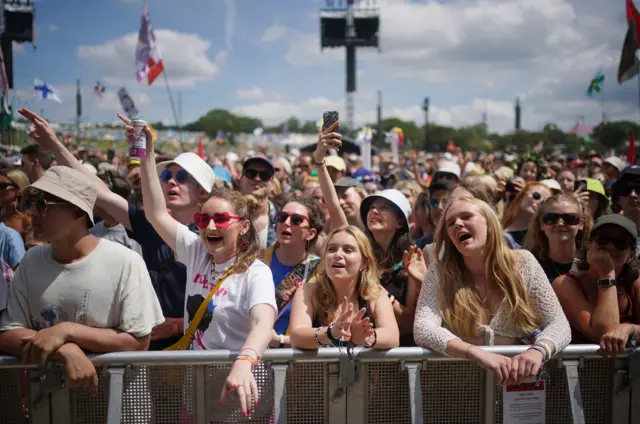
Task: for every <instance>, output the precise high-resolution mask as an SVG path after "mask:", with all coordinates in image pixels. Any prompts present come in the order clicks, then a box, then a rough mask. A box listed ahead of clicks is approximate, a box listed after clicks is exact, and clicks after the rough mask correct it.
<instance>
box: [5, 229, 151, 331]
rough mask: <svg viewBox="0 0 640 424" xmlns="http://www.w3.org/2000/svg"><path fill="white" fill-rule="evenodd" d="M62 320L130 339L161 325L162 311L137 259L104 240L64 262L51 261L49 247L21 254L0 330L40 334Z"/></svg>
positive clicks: (141, 262) (45, 246)
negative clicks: (83, 254) (78, 257)
mask: <svg viewBox="0 0 640 424" xmlns="http://www.w3.org/2000/svg"><path fill="white" fill-rule="evenodd" d="M67 321H71V322H75V323H79V324H83V325H87V326H89V327H97V328H114V329H118V330H120V331H124V332H126V333H129V334H131V335H133V336H134V337H144V336H146V335H148V334H149V333H151V330H152V329H153V327H155V326H156V325H159V324H162V323H163V322H164V316H163V314H162V309H161V308H160V303H159V302H158V298H157V297H156V294H155V291H154V290H153V286H152V285H151V279H150V278H149V272H148V271H147V267H146V265H145V263H144V260H143V259H142V257H141V256H140V255H138V254H137V253H135V252H133V251H131V250H129V249H127V248H126V247H124V246H122V245H120V244H118V243H114V242H112V241H109V240H104V239H100V242H99V243H98V245H97V246H96V248H95V249H94V250H93V251H92V252H91V253H90V254H89V255H87V256H86V257H84V258H82V259H81V260H79V261H77V262H74V263H70V264H61V263H59V262H57V261H56V260H54V259H53V256H52V254H51V245H49V244H48V245H43V246H37V247H34V248H32V249H30V250H29V251H27V253H26V254H25V256H24V258H23V260H22V262H21V263H20V267H19V268H18V271H17V272H16V274H15V276H14V278H13V280H12V281H11V284H9V300H8V305H7V309H6V310H5V311H4V312H3V313H2V316H1V318H0V331H7V330H13V329H16V328H30V329H34V330H40V329H43V328H49V327H52V326H54V325H56V324H59V323H61V322H67Z"/></svg>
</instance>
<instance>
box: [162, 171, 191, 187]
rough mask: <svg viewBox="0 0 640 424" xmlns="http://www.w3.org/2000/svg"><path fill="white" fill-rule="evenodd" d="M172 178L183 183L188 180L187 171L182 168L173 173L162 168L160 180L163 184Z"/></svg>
mask: <svg viewBox="0 0 640 424" xmlns="http://www.w3.org/2000/svg"><path fill="white" fill-rule="evenodd" d="M172 178H173V179H174V180H175V181H176V182H177V183H178V184H185V183H186V182H187V181H189V173H188V172H187V171H185V170H184V169H181V170H179V171H178V172H176V173H175V174H174V173H173V172H171V171H169V170H168V169H165V170H163V171H162V172H161V173H160V181H162V182H163V183H164V184H167V183H168V182H169V181H171V179H172Z"/></svg>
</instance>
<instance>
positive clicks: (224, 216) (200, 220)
mask: <svg viewBox="0 0 640 424" xmlns="http://www.w3.org/2000/svg"><path fill="white" fill-rule="evenodd" d="M232 219H236V220H238V221H240V220H242V219H243V218H242V217H241V216H235V215H230V214H229V213H228V212H223V213H214V214H213V216H211V215H209V214H206V213H200V212H198V213H196V214H195V215H194V216H193V221H194V222H195V223H196V225H197V226H198V228H200V229H201V230H204V229H205V228H207V227H208V226H209V222H211V220H213V223H214V224H216V227H217V228H220V229H222V230H224V229H225V228H227V227H228V226H229V224H231V220H232Z"/></svg>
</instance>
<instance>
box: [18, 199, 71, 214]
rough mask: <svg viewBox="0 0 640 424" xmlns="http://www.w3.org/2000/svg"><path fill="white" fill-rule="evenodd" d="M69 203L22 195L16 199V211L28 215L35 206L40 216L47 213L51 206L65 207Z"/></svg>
mask: <svg viewBox="0 0 640 424" xmlns="http://www.w3.org/2000/svg"><path fill="white" fill-rule="evenodd" d="M65 204H67V202H58V201H55V200H47V199H45V198H44V196H42V195H29V194H27V195H22V196H19V197H18V198H17V199H16V210H17V211H18V212H20V213H23V214H27V213H29V211H30V210H31V209H32V208H33V207H34V206H35V208H36V211H37V212H38V214H39V215H44V214H46V213H47V210H48V209H49V206H51V205H65Z"/></svg>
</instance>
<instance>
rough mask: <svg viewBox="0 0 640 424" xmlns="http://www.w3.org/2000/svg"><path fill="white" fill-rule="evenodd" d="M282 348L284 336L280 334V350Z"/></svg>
mask: <svg viewBox="0 0 640 424" xmlns="http://www.w3.org/2000/svg"><path fill="white" fill-rule="evenodd" d="M283 347H284V334H280V348H283Z"/></svg>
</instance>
